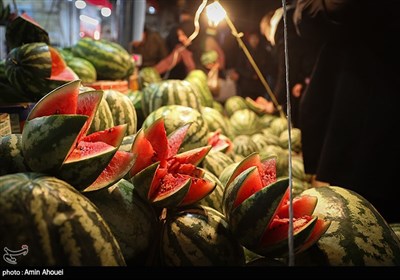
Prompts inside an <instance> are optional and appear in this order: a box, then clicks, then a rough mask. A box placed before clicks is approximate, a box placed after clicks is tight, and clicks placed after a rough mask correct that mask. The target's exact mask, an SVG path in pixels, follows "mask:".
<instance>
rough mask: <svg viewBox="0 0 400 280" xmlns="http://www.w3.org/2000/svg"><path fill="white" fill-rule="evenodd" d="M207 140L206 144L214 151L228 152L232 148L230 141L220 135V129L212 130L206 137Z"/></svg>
mask: <svg viewBox="0 0 400 280" xmlns="http://www.w3.org/2000/svg"><path fill="white" fill-rule="evenodd" d="M207 142H208V145H211V146H212V149H213V150H214V151H224V152H225V153H229V152H231V151H232V150H233V143H232V141H231V140H230V139H229V138H228V137H226V136H225V135H224V136H222V135H221V130H220V129H218V130H216V131H214V132H213V133H212V134H211V136H210V137H209V138H208V140H207Z"/></svg>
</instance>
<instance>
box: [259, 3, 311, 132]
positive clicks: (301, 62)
mask: <svg viewBox="0 0 400 280" xmlns="http://www.w3.org/2000/svg"><path fill="white" fill-rule="evenodd" d="M294 8H295V6H294V5H288V6H287V17H286V19H287V21H288V22H287V44H288V58H289V66H290V67H289V93H290V103H291V116H292V124H293V126H294V127H299V103H300V97H301V94H302V92H303V90H304V88H305V87H306V83H307V81H308V80H309V75H310V74H311V71H312V67H313V65H314V61H315V59H316V53H317V51H316V50H315V49H314V48H312V46H314V45H307V44H306V42H305V41H304V40H302V38H301V37H300V36H299V35H298V34H297V32H296V29H295V26H294V22H293V13H294ZM283 27H284V25H283V8H278V9H276V10H274V11H271V12H269V13H268V14H267V15H265V16H264V17H263V18H262V19H261V21H260V30H261V32H262V33H263V34H264V36H265V38H266V39H267V40H268V41H269V42H270V44H271V46H272V56H273V57H274V60H275V64H274V67H275V68H273V69H272V70H270V71H273V72H274V73H273V74H272V76H273V81H274V83H273V87H272V91H273V93H274V94H275V97H276V99H277V101H278V104H280V105H281V106H282V107H283V111H284V112H285V113H286V110H287V98H286V65H285V41H284V29H283Z"/></svg>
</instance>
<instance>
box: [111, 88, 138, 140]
mask: <svg viewBox="0 0 400 280" xmlns="http://www.w3.org/2000/svg"><path fill="white" fill-rule="evenodd" d="M104 95H105V98H106V101H107V104H108V106H109V108H110V111H111V114H112V118H113V122H114V125H121V124H127V125H128V127H127V129H126V135H131V134H134V133H136V130H137V115H136V109H135V107H134V106H133V104H132V102H131V101H130V99H129V98H128V97H127V96H126V95H125V94H123V93H121V92H119V91H117V90H112V89H109V90H104Z"/></svg>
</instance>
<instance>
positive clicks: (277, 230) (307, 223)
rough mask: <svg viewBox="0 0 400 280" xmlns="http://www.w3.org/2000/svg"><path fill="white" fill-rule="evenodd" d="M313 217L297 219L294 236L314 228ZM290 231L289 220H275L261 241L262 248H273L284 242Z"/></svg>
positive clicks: (294, 222)
mask: <svg viewBox="0 0 400 280" xmlns="http://www.w3.org/2000/svg"><path fill="white" fill-rule="evenodd" d="M314 219H315V218H313V217H310V216H305V217H302V218H298V219H295V220H294V221H293V235H295V234H297V233H298V232H300V231H301V230H305V229H306V228H307V227H314V226H315V222H314ZM288 231H289V219H288V218H284V219H280V218H275V219H274V220H273V221H272V222H271V224H270V225H269V227H268V230H266V231H265V233H264V235H263V237H262V239H261V241H260V246H261V247H268V246H272V245H274V244H276V243H279V242H282V241H284V240H287V239H288Z"/></svg>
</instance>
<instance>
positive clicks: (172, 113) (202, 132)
mask: <svg viewBox="0 0 400 280" xmlns="http://www.w3.org/2000/svg"><path fill="white" fill-rule="evenodd" d="M161 117H162V118H163V119H164V125H165V129H166V131H167V133H172V132H173V131H175V130H176V129H178V128H179V127H181V126H183V125H185V124H187V123H191V125H190V128H189V131H188V132H187V134H186V136H185V139H184V140H183V143H182V145H181V148H180V151H187V150H190V149H194V148H198V147H202V146H205V145H207V142H208V132H209V131H208V126H207V123H206V122H205V120H204V118H203V116H202V115H201V114H200V113H199V112H198V111H197V110H195V109H193V108H190V107H186V106H181V105H169V106H163V107H160V108H158V109H157V110H156V111H154V112H153V113H151V114H150V115H149V116H147V118H146V119H145V120H144V122H143V126H142V127H143V128H144V129H146V128H147V127H149V126H150V125H151V124H152V123H153V122H154V121H156V120H157V119H159V118H161Z"/></svg>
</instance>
